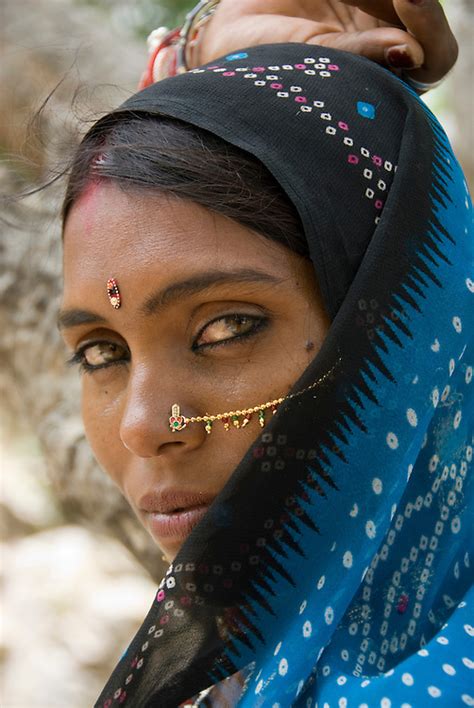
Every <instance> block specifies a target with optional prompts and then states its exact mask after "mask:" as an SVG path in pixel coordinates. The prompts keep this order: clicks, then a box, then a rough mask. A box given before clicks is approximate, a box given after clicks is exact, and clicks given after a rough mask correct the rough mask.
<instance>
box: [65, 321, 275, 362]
mask: <svg viewBox="0 0 474 708" xmlns="http://www.w3.org/2000/svg"><path fill="white" fill-rule="evenodd" d="M232 317H235V318H238V317H241V318H246V319H249V320H253V322H254V324H253V326H252V328H251V329H250V330H249V331H248V332H244V333H243V334H236V335H235V336H233V337H228V338H227V339H221V340H220V341H218V342H208V343H207V344H201V345H196V344H195V343H194V344H193V345H192V347H191V349H192V351H193V352H194V353H196V354H199V353H200V352H201V351H202V350H203V349H204V350H210V349H215V348H216V347H221V346H228V345H229V344H233V343H236V342H241V341H243V340H245V339H249V338H250V337H253V336H255V335H256V334H258V333H259V332H260V331H261V330H263V329H264V328H265V327H266V326H267V325H268V324H269V319H268V317H256V316H255V315H246V314H239V313H232V314H230V315H223V316H222V315H221V316H220V317H216V318H215V319H214V320H211V321H210V322H207V323H206V325H205V326H204V327H203V328H202V329H201V330H200V331H199V333H198V335H197V336H196V340H199V338H200V337H201V335H202V334H203V332H204V331H205V330H206V329H207V328H208V327H210V326H211V325H213V324H215V323H216V322H219V321H220V320H224V319H228V318H232ZM103 342H104V340H97V341H93V342H87V344H84V345H83V346H82V347H81V348H80V349H78V350H77V351H76V352H74V354H73V355H72V356H71V357H70V358H69V359H68V360H67V361H66V365H67V366H78V367H79V369H80V371H81V373H86V374H93V373H95V372H96V371H99V370H100V369H108V368H110V367H111V366H122V365H123V364H124V363H128V361H127V362H124V360H123V359H117V360H113V361H108V362H106V363H104V364H97V365H96V366H92V365H91V364H88V363H87V361H86V359H85V352H86V350H87V349H89V348H90V347H93V346H95V345H97V344H103Z"/></svg>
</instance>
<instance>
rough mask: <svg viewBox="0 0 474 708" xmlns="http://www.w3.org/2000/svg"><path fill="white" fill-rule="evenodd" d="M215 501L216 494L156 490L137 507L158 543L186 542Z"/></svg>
mask: <svg viewBox="0 0 474 708" xmlns="http://www.w3.org/2000/svg"><path fill="white" fill-rule="evenodd" d="M214 499H215V495H209V494H205V493H204V492H184V491H181V490H177V489H167V490H159V491H158V490H157V491H152V492H149V493H147V494H145V495H144V496H143V497H142V498H141V499H140V501H139V504H138V507H139V509H140V512H141V513H142V514H143V515H144V516H145V520H146V525H147V526H148V528H149V530H150V532H151V534H152V536H154V537H155V538H156V539H157V540H161V539H176V540H184V539H186V538H187V537H188V536H189V534H190V533H191V531H192V530H193V528H194V527H195V526H197V524H198V523H199V522H200V521H201V519H202V518H203V517H204V516H205V514H206V512H207V510H208V509H209V506H210V505H211V503H212V501H213V500H214Z"/></svg>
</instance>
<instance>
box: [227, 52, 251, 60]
mask: <svg viewBox="0 0 474 708" xmlns="http://www.w3.org/2000/svg"><path fill="white" fill-rule="evenodd" d="M247 57H248V54H247V52H238V53H237V54H228V55H227V56H226V59H227V61H237V60H238V59H247Z"/></svg>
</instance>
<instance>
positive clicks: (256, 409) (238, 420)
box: [168, 360, 340, 435]
mask: <svg viewBox="0 0 474 708" xmlns="http://www.w3.org/2000/svg"><path fill="white" fill-rule="evenodd" d="M339 361H340V360H339ZM336 366H337V364H336ZM333 370H334V367H333V368H332V369H331V370H330V371H328V372H327V373H325V374H324V375H323V376H321V378H319V379H318V380H317V381H315V382H314V383H312V384H311V385H310V386H307V387H306V388H304V389H302V390H301V391H296V392H295V393H290V394H288V396H282V397H281V398H275V399H273V400H272V401H267V402H266V403H260V405H258V406H252V407H250V408H244V409H242V410H235V411H228V412H226V413H216V414H214V415H208V414H206V415H197V416H189V417H188V416H186V415H183V414H182V413H181V408H180V406H179V404H178V403H173V405H172V406H171V415H170V417H169V419H168V422H169V427H170V430H171V431H172V432H173V433H179V432H181V431H182V430H184V429H185V428H186V427H187V426H188V425H190V424H191V423H204V429H205V431H206V433H207V434H208V435H210V434H211V432H212V429H213V425H214V423H222V425H223V426H224V430H227V431H228V430H230V429H231V428H232V427H234V428H245V427H246V426H247V425H248V424H249V423H250V421H251V420H252V418H253V417H254V416H256V417H257V420H258V423H259V425H260V427H261V428H263V427H264V426H265V423H266V420H267V418H266V416H267V413H269V412H271V414H272V415H275V413H276V412H277V410H278V406H280V405H281V404H282V403H283V402H284V401H291V400H292V399H294V398H298V397H299V396H302V395H303V394H304V393H307V391H311V390H312V389H313V388H316V386H319V385H320V384H321V383H322V382H323V381H325V380H326V379H327V378H329V376H330V374H331V373H332V371H333Z"/></svg>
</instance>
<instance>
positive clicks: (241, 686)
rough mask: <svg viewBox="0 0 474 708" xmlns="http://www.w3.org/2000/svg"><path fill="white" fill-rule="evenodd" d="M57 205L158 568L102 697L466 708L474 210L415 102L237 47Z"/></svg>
mask: <svg viewBox="0 0 474 708" xmlns="http://www.w3.org/2000/svg"><path fill="white" fill-rule="evenodd" d="M64 218H65V229H64V265H65V282H64V285H65V291H64V302H63V309H62V314H61V316H60V324H61V326H62V329H63V331H64V336H65V339H66V342H67V344H68V345H69V346H70V348H71V349H72V350H73V352H74V354H73V360H74V361H75V362H77V363H79V364H80V365H81V367H82V368H83V370H84V377H83V394H84V395H83V411H84V420H85V426H86V431H87V434H88V437H89V440H90V442H91V445H92V448H93V450H94V452H95V455H96V457H97V459H98V460H99V462H100V463H101V465H102V466H103V468H104V469H105V471H106V472H107V473H108V474H109V475H110V476H111V477H112V478H113V479H114V481H115V482H116V483H117V485H118V486H119V488H120V489H121V490H122V492H123V494H124V495H125V497H126V498H127V499H128V501H129V502H130V504H131V506H132V508H133V509H134V511H135V513H136V514H137V516H138V518H139V519H140V520H141V521H142V523H143V524H144V525H145V527H146V528H147V529H148V530H149V531H150V533H151V534H152V536H153V537H154V538H155V539H156V540H157V542H158V543H159V545H160V546H161V547H162V548H163V550H164V552H165V554H166V555H167V557H168V558H169V560H170V561H171V564H170V567H169V570H168V573H167V575H166V577H165V579H164V580H163V582H162V583H161V585H160V588H159V591H158V593H157V596H156V599H155V601H154V603H153V605H152V608H151V610H150V612H149V615H148V616H147V618H146V620H145V622H144V624H143V626H142V628H141V629H140V631H139V632H138V634H137V636H136V638H135V639H134V641H133V642H132V644H131V646H130V648H129V649H128V651H127V652H126V654H125V655H124V657H123V658H122V660H121V662H120V663H119V665H118V667H117V669H116V670H115V672H114V674H113V675H112V677H111V679H110V681H109V683H108V685H107V686H106V688H105V689H104V692H103V694H102V696H101V697H100V699H99V701H98V703H97V705H98V706H107V707H109V706H112V705H121V704H125V705H133V706H134V707H135V706H173V707H174V706H178V705H180V704H182V703H183V702H184V701H186V700H187V699H190V698H191V697H193V696H196V695H197V694H199V692H201V691H204V694H201V696H200V697H199V698H198V699H196V700H197V701H198V703H200V704H201V705H209V704H211V705H219V706H223V705H229V704H230V705H236V704H239V705H242V706H257V705H269V706H275V705H281V706H289V705H296V706H311V705H316V704H319V705H324V704H327V705H329V706H335V705H337V706H345V705H354V704H355V705H368V706H374V705H382V706H389V705H405V706H408V705H414V706H417V705H420V702H421V700H432V699H433V700H434V699H436V698H438V697H439V698H440V699H441V701H442V704H444V705H450V706H451V705H462V704H463V703H464V704H466V705H472V700H473V699H472V696H471V695H470V693H469V687H468V686H469V684H468V677H467V675H468V672H469V669H470V668H472V660H471V658H470V656H469V654H468V653H467V649H465V644H466V642H467V639H468V635H469V634H472V628H471V627H470V626H469V623H468V619H467V616H468V615H467V606H468V605H467V603H468V595H467V593H468V589H469V586H470V582H471V572H470V566H471V559H470V556H469V549H468V542H469V533H468V524H467V517H466V513H467V506H468V499H469V492H470V486H469V485H470V481H469V478H468V476H467V471H468V467H469V466H471V464H472V446H473V439H472V433H473V430H472V427H473V426H472V356H473V353H472V331H473V327H472V325H473V321H472V320H473V317H472V293H473V292H474V284H473V274H472V245H471V242H470V241H469V239H468V229H469V227H470V223H471V222H470V202H469V197H468V195H467V190H466V187H465V184H464V182H463V179H462V174H461V171H460V169H459V166H458V165H457V163H456V160H455V158H454V156H453V155H452V153H451V150H450V148H449V144H448V143H447V140H446V137H445V135H444V133H443V131H442V130H441V128H440V127H439V125H438V124H437V122H436V120H435V119H434V118H433V117H432V116H431V115H430V114H429V112H428V111H427V110H426V108H425V107H424V106H423V105H422V104H420V103H419V102H418V100H417V99H416V97H415V96H414V95H413V94H412V93H411V92H410V91H408V90H407V89H406V88H405V87H404V86H403V85H402V84H401V83H400V82H399V81H398V80H397V79H396V78H394V77H393V76H392V75H391V74H390V73H388V72H386V71H385V70H384V69H381V68H379V67H376V66H375V65H372V64H369V63H367V61H366V60H365V59H361V58H357V57H352V56H350V55H348V54H346V53H344V52H339V51H337V50H334V49H327V48H326V49H324V48H321V47H317V46H315V47H310V48H309V47H307V46H306V45H300V44H286V45H268V46H262V47H258V48H253V49H248V50H247V49H246V50H240V51H239V52H237V53H233V54H229V55H227V56H226V57H224V58H223V59H221V60H219V61H217V62H214V63H213V64H211V65H208V66H205V67H202V68H198V69H196V70H193V71H191V72H189V73H188V74H185V75H182V76H179V77H175V78H172V79H169V80H165V81H162V82H160V83H159V84H155V85H153V86H150V87H149V88H147V89H145V90H144V91H142V92H140V93H138V94H137V95H135V96H133V97H132V98H131V99H130V100H129V101H127V102H126V103H125V104H124V105H123V106H121V107H120V108H119V109H118V110H117V111H116V112H114V113H112V114H110V115H109V116H107V117H105V118H104V119H102V120H101V121H99V122H98V123H97V124H96V125H95V126H94V127H93V128H92V129H91V131H90V132H89V133H88V135H87V136H86V138H85V140H84V142H83V144H82V145H81V147H80V148H79V151H78V154H77V157H76V160H75V163H74V165H73V169H72V175H71V179H70V184H69V188H68V193H67V196H66V201H65V208H64ZM273 413H275V415H272V414H273ZM463 625H465V627H466V629H465V630H464V629H462V626H463ZM426 657H429V658H426ZM227 677H231V678H230V680H226V679H227ZM211 687H213V688H211ZM209 688H210V691H209V692H207V689H209ZM205 694H206V695H205ZM441 701H440V702H441Z"/></svg>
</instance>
